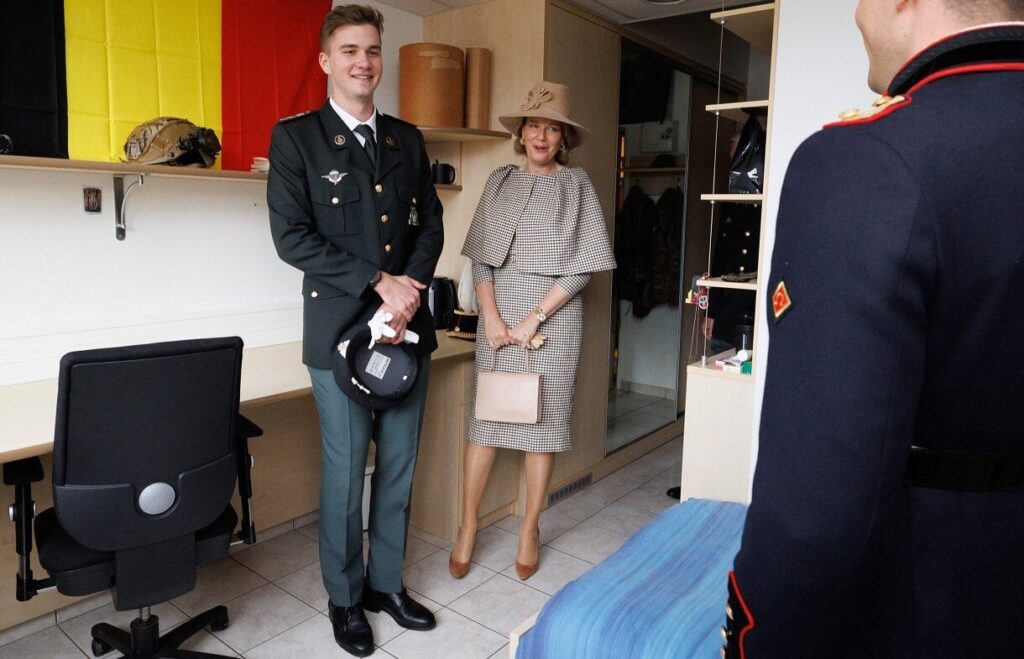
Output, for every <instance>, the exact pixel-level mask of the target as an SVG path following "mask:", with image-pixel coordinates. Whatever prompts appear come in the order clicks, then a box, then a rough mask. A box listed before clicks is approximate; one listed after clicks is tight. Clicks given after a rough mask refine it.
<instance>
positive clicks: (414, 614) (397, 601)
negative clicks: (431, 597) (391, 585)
mask: <svg viewBox="0 0 1024 659" xmlns="http://www.w3.org/2000/svg"><path fill="white" fill-rule="evenodd" d="M363 608H365V609H366V610H367V611H373V612H374V613H379V612H380V611H381V610H383V611H384V612H385V613H387V614H388V615H389V616H391V617H392V618H394V619H395V622H397V623H398V624H399V625H400V626H402V627H405V628H406V629H416V630H420V631H426V630H427V629H433V628H434V625H436V624H437V621H436V620H434V614H433V613H431V612H430V611H429V610H427V607H425V606H423V605H422V604H420V603H419V602H417V601H416V600H414V599H413V598H411V597H409V593H408V592H406V590H405V588H403V589H402V592H399V593H380V592H377V591H376V590H374V589H372V588H370V587H369V586H368V585H366V584H365V583H364V584H363Z"/></svg>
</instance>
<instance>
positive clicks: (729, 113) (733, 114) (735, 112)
mask: <svg viewBox="0 0 1024 659" xmlns="http://www.w3.org/2000/svg"><path fill="white" fill-rule="evenodd" d="M768 103H769V102H768V101H740V102H739V103H714V104H712V105H706V106H704V109H706V110H707V111H708V112H717V113H718V114H720V115H722V116H723V117H725V118H726V119H732V120H733V121H735V122H736V123H738V124H743V123H745V122H746V121H747V118H748V117H750V115H751V114H767V112H768Z"/></svg>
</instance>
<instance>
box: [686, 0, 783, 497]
mask: <svg viewBox="0 0 1024 659" xmlns="http://www.w3.org/2000/svg"><path fill="white" fill-rule="evenodd" d="M784 1H785V0H777V1H776V2H769V3H766V4H761V5H757V6H753V7H743V8H740V9H730V10H728V11H721V12H714V13H712V14H711V15H710V19H711V20H712V21H714V22H715V23H717V24H718V25H720V26H721V27H722V29H724V30H729V31H730V32H732V33H734V34H736V35H737V36H739V37H740V38H741V39H743V40H745V41H747V42H748V43H749V44H750V45H751V46H753V47H755V48H758V49H760V50H762V51H764V52H765V53H768V54H770V55H771V56H772V69H771V71H772V72H771V74H770V76H774V72H775V65H774V62H775V53H774V47H775V45H776V44H775V41H776V35H777V29H778V12H777V7H778V6H779V4H780V3H781V2H784ZM768 82H769V94H768V96H769V99H770V98H771V97H772V93H771V88H772V87H773V86H774V83H773V81H772V80H771V79H769V81H768ZM705 109H706V110H707V111H708V112H712V113H718V115H719V116H722V117H726V118H729V119H732V120H733V121H736V122H737V123H743V122H746V120H747V118H748V117H749V116H750V115H751V114H755V115H756V114H766V115H767V119H768V120H767V129H768V133H769V134H768V140H767V144H766V145H765V150H766V152H765V162H766V167H765V171H764V172H762V180H761V183H762V185H763V186H766V185H767V177H768V175H769V174H770V172H768V171H767V162H768V161H769V158H768V154H769V153H770V150H771V126H772V103H771V100H747V101H741V102H738V103H721V104H710V105H707V106H705ZM715 189H716V190H717V189H718V186H717V185H716V188H715ZM700 198H701V200H702V201H705V202H711V203H716V204H717V203H733V204H761V212H762V222H763V213H764V201H765V196H764V195H763V194H718V193H714V194H702V195H701V196H700ZM758 255H759V256H758V264H759V265H762V264H763V265H764V266H767V263H766V259H765V258H764V235H763V232H762V235H761V243H760V245H759V246H758ZM712 274H714V275H721V274H722V273H717V272H714V273H712ZM698 285H699V286H704V287H707V288H726V289H733V290H741V291H749V292H750V293H752V294H753V295H754V300H755V302H754V307H755V308H754V318H755V319H757V318H760V317H762V314H763V313H764V304H765V300H764V297H765V295H764V294H763V292H762V291H759V290H758V285H759V282H758V281H750V282H725V281H722V279H721V277H709V278H707V279H702V280H699V282H698ZM750 293H748V294H750ZM712 312H713V310H712ZM710 317H711V318H713V317H714V315H713V313H712V314H711V315H710ZM753 344H754V345H755V346H756V345H757V322H756V320H755V323H754V336H753ZM701 352H703V350H701ZM728 354H729V353H728V352H727V353H722V354H721V355H709V356H708V357H707V358H705V359H700V358H698V359H697V360H696V361H695V362H693V363H691V364H688V365H687V367H686V373H687V387H686V410H687V414H686V419H685V426H684V430H683V433H684V435H685V436H686V444H685V446H684V449H683V462H682V473H681V481H682V498H683V499H686V498H689V497H701V498H708V499H723V500H727V501H738V502H741V503H747V502H749V497H750V475H751V470H752V468H753V425H754V394H755V392H754V389H755V387H754V381H755V378H754V373H756V372H757V371H758V369H759V368H761V364H760V363H758V362H757V361H756V360H755V361H754V363H753V373H750V374H743V373H730V372H725V371H722V370H721V369H718V368H715V360H716V359H720V358H721V357H722V356H726V355H728ZM702 362H703V363H702Z"/></svg>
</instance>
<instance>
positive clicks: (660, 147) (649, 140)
mask: <svg viewBox="0 0 1024 659" xmlns="http://www.w3.org/2000/svg"><path fill="white" fill-rule="evenodd" d="M678 132H679V131H678V124H677V122H675V121H666V122H657V121H652V122H648V123H645V124H643V125H642V127H641V129H640V145H641V148H642V150H643V151H644V152H645V153H672V152H674V151H675V150H676V133H678Z"/></svg>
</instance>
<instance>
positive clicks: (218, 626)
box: [210, 616, 231, 632]
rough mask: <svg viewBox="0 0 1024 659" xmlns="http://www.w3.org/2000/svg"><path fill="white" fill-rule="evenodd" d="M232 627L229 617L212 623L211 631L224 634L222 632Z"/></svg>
mask: <svg viewBox="0 0 1024 659" xmlns="http://www.w3.org/2000/svg"><path fill="white" fill-rule="evenodd" d="M230 626H231V621H230V620H229V619H228V617H227V616H224V617H223V618H221V619H220V620H214V621H213V622H211V623H210V631H213V632H222V631H224V630H225V629H227V628H228V627H230Z"/></svg>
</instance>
